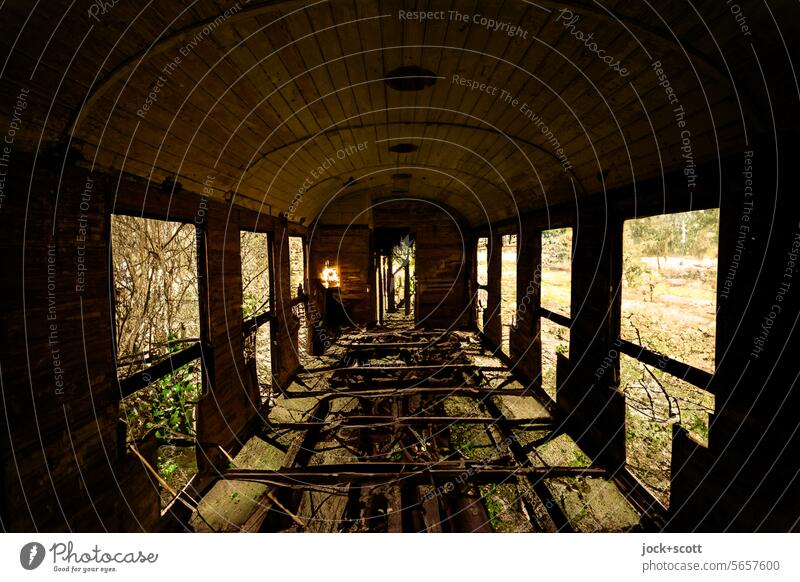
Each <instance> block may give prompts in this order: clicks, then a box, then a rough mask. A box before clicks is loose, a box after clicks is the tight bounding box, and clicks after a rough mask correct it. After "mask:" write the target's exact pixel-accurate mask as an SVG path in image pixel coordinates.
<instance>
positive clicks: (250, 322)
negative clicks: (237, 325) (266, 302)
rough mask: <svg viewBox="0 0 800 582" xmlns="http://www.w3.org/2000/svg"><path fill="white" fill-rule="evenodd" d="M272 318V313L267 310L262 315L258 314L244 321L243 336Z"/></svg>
mask: <svg viewBox="0 0 800 582" xmlns="http://www.w3.org/2000/svg"><path fill="white" fill-rule="evenodd" d="M274 318H275V316H274V315H273V314H272V311H269V310H267V311H265V312H264V313H259V314H258V315H256V316H254V317H251V318H250V319H247V320H245V322H244V323H243V324H242V331H243V332H244V334H245V335H247V334H249V333H252V332H254V331H255V330H257V329H258V328H259V327H261V326H262V325H264V324H265V323H267V322H268V321H271V320H272V319H274Z"/></svg>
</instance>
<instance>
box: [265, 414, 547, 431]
mask: <svg viewBox="0 0 800 582" xmlns="http://www.w3.org/2000/svg"><path fill="white" fill-rule="evenodd" d="M497 421H498V419H496V418H492V417H490V416H483V417H481V416H400V417H393V416H346V417H343V418H339V419H332V420H325V421H306V422H273V423H270V424H269V427H270V428H273V429H276V430H282V429H289V430H304V429H306V428H310V427H312V426H322V427H325V426H330V427H331V428H336V427H341V428H359V429H367V428H381V427H386V426H411V425H429V424H448V425H449V424H456V423H459V424H495V423H496V422H497ZM507 422H508V423H509V425H511V426H515V427H516V426H523V427H526V426H534V425H536V426H540V427H542V428H543V429H544V428H547V427H548V426H551V425H552V424H553V419H552V418H550V417H541V418H515V419H513V420H508V421H507Z"/></svg>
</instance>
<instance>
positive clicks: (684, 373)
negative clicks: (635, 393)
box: [615, 339, 713, 391]
mask: <svg viewBox="0 0 800 582" xmlns="http://www.w3.org/2000/svg"><path fill="white" fill-rule="evenodd" d="M615 343H616V344H617V345H619V351H620V352H622V353H623V354H626V355H628V356H630V357H632V358H634V359H636V360H639V361H640V362H642V363H643V364H647V365H649V366H653V367H654V368H658V369H659V370H661V371H662V372H666V373H667V374H670V375H672V376H675V377H676V378H680V379H681V380H683V381H684V382H688V383H689V384H691V385H693V386H697V387H698V388H701V389H703V390H706V391H710V387H711V379H712V378H713V375H712V374H709V373H708V372H706V371H705V370H701V369H699V368H695V367H694V366H690V365H689V364H684V363H683V362H679V361H678V360H674V359H672V358H670V357H669V356H665V355H663V354H659V353H658V352H654V351H651V350H648V349H647V348H645V347H642V346H639V345H636V344H635V343H633V342H629V341H627V340H624V339H619V340H617V342H615Z"/></svg>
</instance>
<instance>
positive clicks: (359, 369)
mask: <svg viewBox="0 0 800 582" xmlns="http://www.w3.org/2000/svg"><path fill="white" fill-rule="evenodd" d="M437 370H468V371H469V370H475V371H480V372H507V371H508V368H506V367H505V366H478V365H476V364H425V365H419V366H350V367H341V368H334V367H327V368H321V369H316V370H305V371H303V372H300V373H299V375H301V376H318V375H319V374H327V373H330V372H346V373H348V374H376V373H381V372H418V371H420V372H424V371H437Z"/></svg>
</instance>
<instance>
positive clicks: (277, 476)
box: [220, 461, 608, 487]
mask: <svg viewBox="0 0 800 582" xmlns="http://www.w3.org/2000/svg"><path fill="white" fill-rule="evenodd" d="M220 477H221V478H222V479H226V480H233V481H251V482H257V483H265V484H270V485H276V486H279V487H280V486H287V487H293V486H299V485H303V486H306V485H336V484H344V483H353V482H359V483H363V482H379V483H380V482H392V481H399V480H403V481H404V482H408V481H413V482H416V481H420V480H425V481H429V480H430V479H431V478H434V479H440V480H448V479H456V478H460V479H464V480H467V481H469V482H471V483H474V482H483V483H497V482H502V481H507V480H509V479H515V478H517V477H527V478H529V479H530V478H538V479H552V478H556V477H599V478H608V471H606V470H605V469H601V468H597V467H509V466H505V465H496V464H488V463H482V462H480V461H442V462H438V463H437V462H434V463H390V462H363V463H342V464H331V465H314V466H311V467H293V468H285V469H279V470H276V471H272V470H268V469H226V470H224V471H222V473H221V474H220Z"/></svg>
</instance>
